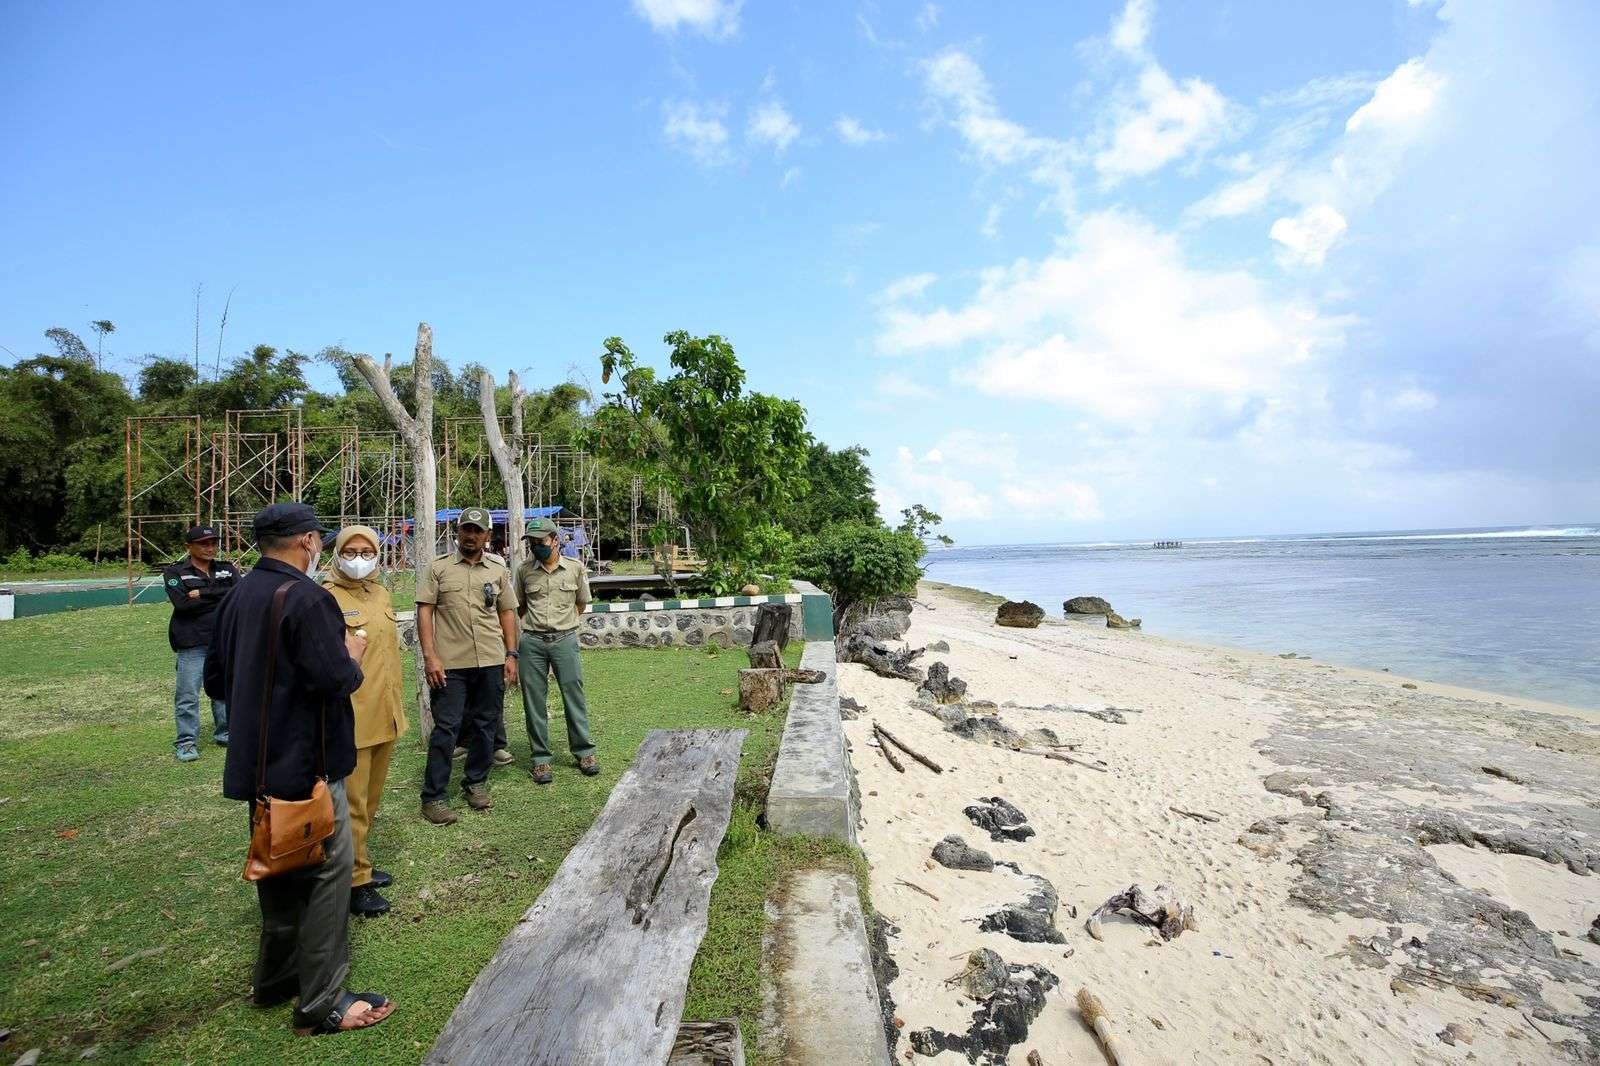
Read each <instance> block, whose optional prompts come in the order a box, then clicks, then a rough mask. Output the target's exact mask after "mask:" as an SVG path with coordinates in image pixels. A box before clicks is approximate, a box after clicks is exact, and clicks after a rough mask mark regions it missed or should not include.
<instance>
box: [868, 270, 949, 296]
mask: <svg viewBox="0 0 1600 1066" xmlns="http://www.w3.org/2000/svg"><path fill="white" fill-rule="evenodd" d="M938 280H939V275H937V274H907V275H906V276H905V277H903V278H895V279H894V280H893V281H891V282H889V284H887V285H885V286H884V287H883V289H882V290H881V291H880V292H879V293H878V302H879V303H899V302H901V301H902V300H910V299H913V298H915V297H918V296H921V295H922V294H923V293H924V292H927V291H928V286H929V285H932V284H933V283H934V282H936V281H938Z"/></svg>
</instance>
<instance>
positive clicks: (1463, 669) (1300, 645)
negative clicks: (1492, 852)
mask: <svg viewBox="0 0 1600 1066" xmlns="http://www.w3.org/2000/svg"><path fill="white" fill-rule="evenodd" d="M923 565H924V566H925V567H926V568H927V576H928V578H929V579H930V580H933V581H945V582H949V583H951V584H955V585H967V586H971V587H973V588H980V589H984V590H986V591H988V592H993V593H996V594H997V595H1001V596H1006V597H1008V598H1010V599H1019V600H1020V599H1028V600H1032V601H1034V602H1035V603H1037V604H1039V605H1040V606H1041V607H1043V608H1045V610H1046V612H1048V613H1049V614H1050V615H1051V616H1053V617H1058V618H1059V617H1061V604H1062V601H1064V600H1066V599H1067V598H1069V597H1071V596H1090V595H1093V596H1103V597H1105V598H1106V599H1108V600H1110V601H1111V604H1112V606H1113V607H1115V608H1116V610H1117V612H1118V613H1119V614H1121V615H1123V616H1124V617H1126V618H1142V619H1143V620H1144V630H1145V631H1146V632H1148V633H1156V634H1161V635H1163V636H1170V637H1176V638H1179V639H1182V640H1192V641H1199V642H1203V643H1208V644H1221V645H1226V646H1229V647H1236V648H1246V649H1250V650H1253V651H1262V652H1271V653H1275V654H1282V653H1284V652H1298V653H1300V654H1302V655H1309V656H1311V657H1312V658H1314V659H1316V660H1318V661H1319V662H1326V663H1335V664H1339V665H1344V666H1358V667H1365V668H1367V669H1373V670H1381V669H1383V668H1385V667H1387V668H1388V669H1390V670H1392V671H1393V672H1394V673H1396V674H1402V675H1408V676H1412V677H1417V678H1423V679H1426V680H1429V681H1438V682H1444V683H1448V684H1454V685H1465V686H1467V687H1470V688H1480V689H1485V690H1487V691H1490V692H1497V693H1502V694H1507V695H1513V696H1524V697H1532V698H1535V699H1543V700H1551V701H1554V702H1557V703H1565V704H1569V705H1571V706H1576V707H1583V708H1586V709H1592V710H1600V525H1570V526H1547V527H1538V528H1533V527H1526V528H1501V529H1447V530H1402V531H1398V532H1389V533H1370V532H1369V533H1332V534H1322V535H1299V536H1272V537H1236V538H1221V539H1215V540H1191V541H1185V542H1184V546H1183V547H1182V548H1160V549H1158V548H1153V547H1151V546H1150V543H1149V542H1145V543H1140V544H1113V543H1099V544H1027V545H1001V546H994V547H980V546H973V547H965V546H957V547H954V548H949V549H945V550H941V551H935V552H931V553H930V554H929V555H928V557H927V558H926V559H924V560H923Z"/></svg>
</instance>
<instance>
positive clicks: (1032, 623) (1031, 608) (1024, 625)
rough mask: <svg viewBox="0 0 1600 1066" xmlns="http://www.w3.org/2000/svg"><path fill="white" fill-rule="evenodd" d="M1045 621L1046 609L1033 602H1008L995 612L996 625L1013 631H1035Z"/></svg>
mask: <svg viewBox="0 0 1600 1066" xmlns="http://www.w3.org/2000/svg"><path fill="white" fill-rule="evenodd" d="M1043 619H1044V608H1043V607H1040V606H1039V605H1038V604H1037V603H1034V602H1032V601H1031V600H1022V601H1020V602H1019V601H1017V600H1007V601H1006V602H1004V603H1002V604H1001V605H1000V607H999V609H998V610H996V611H995V612H994V624H995V625H997V626H1011V627H1012V628H1013V629H1035V628H1037V627H1038V625H1039V623H1040V622H1041V621H1042V620H1043Z"/></svg>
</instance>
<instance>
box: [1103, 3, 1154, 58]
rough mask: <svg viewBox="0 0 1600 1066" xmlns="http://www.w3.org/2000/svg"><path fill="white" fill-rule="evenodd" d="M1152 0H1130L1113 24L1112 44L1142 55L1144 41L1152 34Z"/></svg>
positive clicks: (1123, 50)
mask: <svg viewBox="0 0 1600 1066" xmlns="http://www.w3.org/2000/svg"><path fill="white" fill-rule="evenodd" d="M1151 7H1152V0H1128V3H1127V6H1126V7H1124V8H1123V9H1122V14H1120V15H1118V16H1117V18H1116V21H1115V22H1113V23H1112V24H1111V44H1112V46H1113V47H1115V48H1116V49H1117V50H1118V51H1121V52H1126V53H1128V54H1129V55H1142V54H1143V53H1144V43H1145V41H1146V40H1147V39H1148V38H1149V36H1150V16H1151V13H1152V12H1151Z"/></svg>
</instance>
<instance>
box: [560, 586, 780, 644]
mask: <svg viewBox="0 0 1600 1066" xmlns="http://www.w3.org/2000/svg"><path fill="white" fill-rule="evenodd" d="M722 599H726V600H734V599H741V600H746V601H749V600H757V601H759V600H761V599H763V597H756V596H737V597H735V596H725V597H722ZM770 599H771V600H773V601H776V602H783V601H784V600H785V599H793V600H794V601H795V602H794V603H792V604H790V605H789V614H790V618H789V632H791V633H795V634H798V633H800V632H801V631H802V627H803V626H804V624H805V623H804V620H803V618H802V610H803V609H802V607H801V604H800V602H799V601H800V597H799V596H798V595H796V596H789V597H784V596H773V597H770ZM712 602H715V601H709V600H687V601H678V600H645V601H643V602H640V601H637V600H635V601H630V602H627V603H597V604H592V605H591V606H590V608H589V611H588V612H586V613H585V614H584V616H583V619H582V620H581V621H580V622H579V623H578V643H580V644H581V645H583V646H584V647H585V648H670V647H690V648H698V647H701V646H702V645H705V644H716V645H719V646H721V647H724V648H732V647H741V648H743V647H749V645H750V640H751V637H752V636H753V635H754V631H755V624H756V605H754V604H749V603H746V604H745V605H743V606H736V605H732V604H730V605H728V606H725V607H709V606H704V607H703V606H699V605H700V604H702V603H712ZM674 603H684V604H694V606H677V607H673V606H668V605H670V604H674ZM658 604H660V605H661V606H657V605H658ZM607 608H609V609H607ZM617 608H624V609H621V610H618V609H617Z"/></svg>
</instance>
